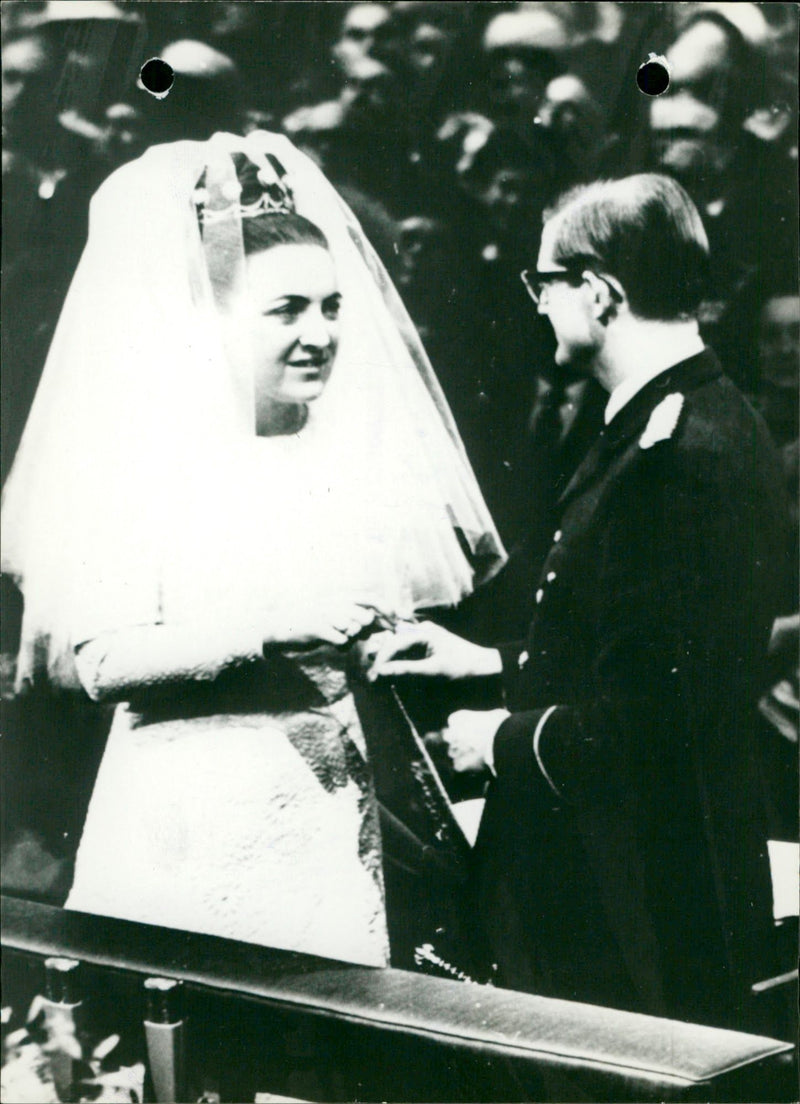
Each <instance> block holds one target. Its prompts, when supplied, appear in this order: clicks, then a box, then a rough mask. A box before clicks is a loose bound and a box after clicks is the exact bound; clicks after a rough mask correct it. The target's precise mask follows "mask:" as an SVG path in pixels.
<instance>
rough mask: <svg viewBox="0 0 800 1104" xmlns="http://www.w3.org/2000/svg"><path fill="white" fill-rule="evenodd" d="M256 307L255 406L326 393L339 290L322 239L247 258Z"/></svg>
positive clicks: (303, 399)
mask: <svg viewBox="0 0 800 1104" xmlns="http://www.w3.org/2000/svg"><path fill="white" fill-rule="evenodd" d="M247 277H248V284H249V291H250V295H251V297H252V299H253V302H254V305H255V308H256V312H257V315H258V317H257V321H256V380H255V387H256V407H257V409H263V408H264V407H265V406H267V405H269V404H271V403H276V402H278V403H290V404H292V403H294V404H302V403H307V402H311V401H313V400H314V399H316V398H319V396H320V395H321V394H322V392H323V391H324V389H325V385H326V383H327V382H328V379H329V378H330V374H331V369H332V367H333V360H334V357H335V355H336V348H337V345H338V341H339V306H340V303H341V295H340V293H339V286H338V283H337V280H336V271H335V269H334V267H333V260H332V259H331V255H330V253H329V252H328V251H327V249H323V248H322V247H321V246H319V245H276V246H273V247H272V248H271V249H268V250H266V251H265V252H263V253H255V254H252V255H251V256H249V257H248V258H247Z"/></svg>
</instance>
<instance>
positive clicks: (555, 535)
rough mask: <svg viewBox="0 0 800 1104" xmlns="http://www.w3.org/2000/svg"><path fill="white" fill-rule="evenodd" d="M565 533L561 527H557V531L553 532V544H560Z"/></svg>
mask: <svg viewBox="0 0 800 1104" xmlns="http://www.w3.org/2000/svg"><path fill="white" fill-rule="evenodd" d="M563 535H564V534H563V533H562V532H561V530H560V529H556V531H555V533H553V544H558V542H559V541H560V540H561V538H562V536H563Z"/></svg>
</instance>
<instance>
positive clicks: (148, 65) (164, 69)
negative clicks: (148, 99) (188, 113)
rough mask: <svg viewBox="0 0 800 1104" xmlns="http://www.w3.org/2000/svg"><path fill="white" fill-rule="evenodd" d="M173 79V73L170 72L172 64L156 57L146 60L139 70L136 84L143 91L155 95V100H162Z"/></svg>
mask: <svg viewBox="0 0 800 1104" xmlns="http://www.w3.org/2000/svg"><path fill="white" fill-rule="evenodd" d="M174 80H175V74H174V73H173V72H172V66H171V65H170V64H169V63H168V62H166V61H162V60H161V58H157V57H156V58H150V60H149V61H146V62H145V63H144V65H143V66H142V68H141V69H140V70H139V80H138V81H137V84H138V85H139V87H140V88H143V89H144V90H145V92H149V93H150V94H151V95H153V96H155V97H156V99H157V100H163V99H164V97H165V96H166V95H167V93H168V92H169V90H170V88H172V82H173V81H174Z"/></svg>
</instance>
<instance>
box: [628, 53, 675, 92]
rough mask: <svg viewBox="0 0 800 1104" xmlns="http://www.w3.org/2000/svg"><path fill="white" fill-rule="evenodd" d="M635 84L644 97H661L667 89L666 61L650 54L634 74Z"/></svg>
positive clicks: (667, 66)
mask: <svg viewBox="0 0 800 1104" xmlns="http://www.w3.org/2000/svg"><path fill="white" fill-rule="evenodd" d="M636 83H637V84H638V85H639V90H640V91H641V92H644V94H645V96H663V95H664V93H665V92H666V91H667V89H668V88H669V65H668V64H667V59H666V58H663V57H657V56H656V55H655V54H651V55H650V57H649V58H648V59H647V61H646V62H645V63H644V65H640V66H639V69H638V72H637V73H636Z"/></svg>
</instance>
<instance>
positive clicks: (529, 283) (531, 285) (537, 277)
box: [519, 261, 622, 306]
mask: <svg viewBox="0 0 800 1104" xmlns="http://www.w3.org/2000/svg"><path fill="white" fill-rule="evenodd" d="M587 272H594V275H595V276H596V277H597V278H598V279H599V280H602V281H603V283H604V284H606V285H607V286H608V289H609V291H610V292H611V297H612V299H614V301H615V302H616V303H621V302H622V296H621V295H620V293H619V290H618V289H617V288H616V287H615V286H614V284H613V282H612V280H611V279H609V277H607V276H602V275H601V274H600V273H599V272H595V271H594V269H593V268H590V267H589V266H588V265H587V264H586V262H585V261H579V262H578V263H577V264H573V265H570V266H569V267H568V268H554V269H552V270H551V271H549V272H541V271H539V270H537V269H535V268H526V269H524V270H523V271H522V272H520V274H519V275H520V279H521V280H522V282H523V284H524V285H525V290H526V291H527V293H528V295H530V297H531V299H533V301H534V303H536V305H537V306H538V305H539V303H540V302H541V301H542V293H543V292H544V290H545V289H546V288H548V287H550V285H551V284H569V285H570V286H571V287H580V285H581V284H582V283H583V280H584V277H585V276H586V273H587Z"/></svg>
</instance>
